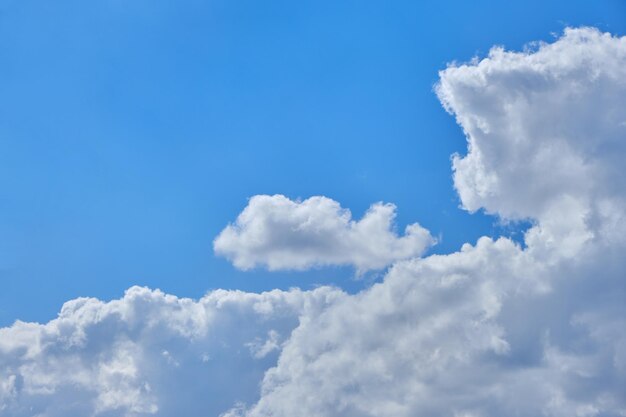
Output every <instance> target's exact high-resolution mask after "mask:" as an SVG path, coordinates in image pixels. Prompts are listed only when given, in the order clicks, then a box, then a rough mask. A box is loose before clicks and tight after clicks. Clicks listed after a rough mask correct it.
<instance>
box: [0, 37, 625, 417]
mask: <svg viewBox="0 0 626 417" xmlns="http://www.w3.org/2000/svg"><path fill="white" fill-rule="evenodd" d="M624 68H626V38H615V37H611V36H610V35H607V34H601V33H599V32H598V31H596V30H593V29H576V30H573V29H570V30H567V31H566V32H565V34H564V35H563V36H562V37H561V38H559V39H558V40H556V41H555V42H554V43H552V44H545V45H538V46H535V47H534V49H532V50H528V51H525V52H517V53H516V52H505V51H503V50H501V49H494V50H493V51H492V52H491V53H490V55H489V57H488V58H486V59H484V60H482V61H476V62H472V63H470V64H467V65H461V66H452V67H450V68H448V69H446V70H444V71H442V72H441V81H440V83H439V86H438V88H437V91H438V95H439V97H440V99H441V101H442V102H443V104H444V106H445V107H446V108H447V110H448V111H450V112H451V113H453V114H454V115H455V116H456V118H457V120H458V122H459V124H460V125H461V127H462V128H463V130H464V131H465V133H466V135H467V139H468V143H469V145H468V154H467V155H466V156H463V157H462V156H457V157H455V158H454V160H453V165H454V166H453V167H454V178H455V186H456V188H457V190H458V192H459V195H460V196H461V200H462V203H463V205H464V206H465V207H466V208H467V209H469V210H477V209H480V208H484V209H485V210H487V211H489V212H491V213H494V214H497V215H499V216H500V217H502V218H503V219H512V220H514V219H520V218H524V219H531V220H532V221H533V223H534V225H533V227H531V228H530V229H529V230H528V232H527V233H526V235H525V245H524V246H521V245H519V244H516V243H515V242H513V241H511V240H509V239H506V238H500V239H490V238H486V237H483V238H481V239H479V240H478V242H476V244H473V245H470V244H466V245H464V246H463V248H462V250H460V251H459V252H456V253H451V254H448V255H433V256H428V257H426V258H413V259H404V260H400V261H397V262H395V264H394V265H393V266H392V267H391V268H390V270H389V271H388V273H387V274H386V276H385V278H384V280H383V281H382V282H380V283H377V284H375V285H373V286H372V287H370V288H368V289H366V290H364V291H362V292H360V293H358V294H354V295H347V294H345V293H343V292H341V291H339V290H336V289H331V288H319V289H316V290H314V291H310V292H305V291H298V290H292V291H289V292H282V291H272V292H269V293H263V294H248V293H242V292H231V291H215V292H212V293H209V294H208V295H207V296H205V297H204V298H202V299H200V300H198V301H192V300H187V299H179V298H176V297H174V296H168V295H164V294H162V293H160V292H158V291H149V290H147V289H142V288H133V289H131V290H129V291H128V292H127V294H126V295H125V296H124V297H123V298H122V299H120V300H116V301H112V302H109V303H103V302H100V301H97V300H93V299H79V300H74V301H71V302H69V303H67V304H66V306H65V307H64V308H63V310H62V312H61V314H60V316H59V318H58V319H56V320H53V321H51V322H49V323H47V324H45V325H39V324H32V323H20V322H18V323H16V324H15V325H13V326H12V327H9V328H5V329H2V330H0V415H2V416H4V415H6V416H18V417H19V416H27V415H28V416H32V415H38V416H42V417H44V416H45V417H53V416H74V415H76V416H78V415H80V416H82V415H94V414H95V415H101V416H138V415H160V416H174V415H211V416H213V415H219V414H220V413H222V412H223V414H222V415H223V416H225V417H234V416H245V417H269V416H272V417H292V416H305V417H313V416H314V417H339V416H342V417H357V416H358V417H366V416H368V417H374V416H375V417H387V416H394V417H404V416H406V417H409V416H411V417H412V416H433V417H437V416H442V417H443V416H449V417H488V416H494V417H495V416H507V415H515V416H518V417H535V416H553V417H572V416H576V417H592V416H597V417H617V416H625V415H626V397H625V396H624V387H626V303H625V302H624V300H626V281H625V278H624V271H625V270H626V260H625V259H624V256H623V253H624V250H626V237H625V236H626V234H625V233H624V231H625V228H626V225H625V223H626V220H625V216H626V213H625V211H626V204H625V201H624V200H625V199H626V195H625V194H626V187H624V184H626V178H625V177H624V174H623V172H621V169H620V166H619V164H620V162H621V161H624V160H626V146H625V141H626V134H625V132H624V130H623V129H626V125H625V124H624V120H626V117H624V115H625V113H624V111H625V110H624V109H625V108H626V106H624V104H626V103H624V97H626V88H625V82H626V81H625V80H626V77H625V76H624V75H625V74H624V71H625V70H624ZM392 218H393V208H392V207H390V206H382V205H379V206H374V208H373V209H372V210H370V212H369V213H368V214H366V216H365V217H364V218H363V219H362V220H360V221H359V222H353V221H351V220H350V215H349V213H348V212H346V211H342V210H341V209H340V207H339V205H338V204H337V203H335V202H333V201H332V200H328V199H324V198H315V199H311V200H306V201H304V202H301V203H297V202H292V201H290V200H288V199H286V198H284V197H277V196H274V197H268V196H261V197H255V198H253V199H252V200H251V201H250V204H249V206H248V207H247V208H246V209H245V210H244V212H243V213H242V214H241V215H240V217H239V219H238V220H237V222H236V223H235V225H232V226H229V227H228V228H226V229H225V230H224V232H222V234H221V235H220V236H219V237H218V239H217V240H216V242H215V246H216V250H217V251H218V252H221V253H223V254H224V255H226V256H228V257H230V258H231V259H232V260H233V262H235V264H236V265H237V266H239V267H241V268H248V267H252V266H254V265H258V264H261V265H266V266H268V267H269V268H274V269H279V268H296V269H297V268H305V267H309V266H313V265H320V264H344V263H350V264H354V265H355V266H357V268H360V269H367V268H373V267H379V266H378V265H384V264H385V263H388V262H391V261H393V260H398V259H403V258H407V257H412V256H415V255H416V254H417V253H419V252H420V251H419V250H416V253H415V254H407V253H405V252H402V251H401V249H398V247H394V245H398V246H400V247H402V248H404V246H402V245H406V247H409V248H414V247H415V245H416V243H415V242H413V243H403V244H399V243H398V242H400V241H402V239H407V238H409V239H408V240H409V241H410V240H411V238H410V237H411V236H413V235H415V236H420V239H416V242H417V241H418V240H419V241H420V242H421V245H422V246H421V248H422V249H423V247H424V245H425V243H424V242H428V240H429V239H430V238H429V235H428V234H427V232H425V231H423V229H415V231H411V230H409V231H407V234H406V236H404V237H401V238H399V237H397V236H395V235H394V234H393V233H392V232H391V231H390V224H391V222H392ZM416 227H418V226H416ZM357 229H358V230H357ZM355 236H356V237H355ZM372 236H377V239H373V238H372ZM381 236H383V237H382V238H381ZM357 237H358V238H357ZM362 240H364V241H365V242H363V241H362ZM373 242H376V243H375V244H374V243H373ZM398 250H399V251H400V252H402V256H399V255H398V254H396V253H395V251H398ZM420 250H421V249H420ZM370 251H371V252H377V251H380V252H381V254H377V253H372V254H371V256H372V257H374V258H375V259H384V260H385V261H384V262H383V261H382V260H378V261H376V262H379V264H376V265H375V266H372V265H373V264H371V263H367V262H366V261H363V260H362V258H361V257H360V256H361V254H364V253H370ZM406 251H407V252H410V251H411V250H409V249H406ZM335 252H338V254H335ZM357 254H358V255H357ZM283 257H284V259H283ZM270 260H271V261H270ZM259 381H262V382H261V386H260V392H259V390H258V386H257V383H258V382H259Z"/></svg>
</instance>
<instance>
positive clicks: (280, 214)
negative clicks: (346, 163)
mask: <svg viewBox="0 0 626 417" xmlns="http://www.w3.org/2000/svg"><path fill="white" fill-rule="evenodd" d="M395 215H396V207H395V206H394V205H393V204H382V203H378V204H374V205H372V206H371V207H370V208H369V210H368V211H367V213H365V215H364V216H363V218H362V219H361V220H359V221H354V220H352V215H351V213H350V211H349V210H347V209H343V208H341V206H340V205H339V203H337V202H336V201H334V200H331V199H329V198H326V197H311V198H309V199H306V200H304V201H292V200H290V199H288V198H287V197H285V196H282V195H273V196H269V195H257V196H254V197H252V198H251V199H250V201H249V203H248V206H247V207H246V208H245V209H244V210H243V212H241V214H240V215H239V216H238V217H237V220H236V222H235V223H234V224H232V225H229V226H227V227H226V228H225V229H224V230H223V231H222V232H221V233H220V235H219V236H218V237H217V238H216V239H215V242H214V248H215V252H216V253H217V254H219V255H223V256H226V257H227V258H228V259H230V260H232V262H233V263H234V265H235V266H236V267H237V268H240V269H250V268H254V267H255V266H260V265H262V266H266V267H267V268H268V269H270V270H280V269H296V270H301V269H307V268H311V267H315V266H323V265H353V266H354V267H355V268H357V270H358V271H360V272H363V271H367V270H370V269H380V268H384V267H385V266H387V265H389V264H390V263H392V262H394V261H397V260H400V259H407V258H412V257H415V256H419V255H420V254H421V253H422V252H423V251H424V250H425V249H426V248H427V247H428V246H430V245H431V244H432V243H434V240H433V238H432V237H431V235H430V233H429V232H428V231H427V230H426V229H424V228H422V227H421V226H420V225H418V224H417V223H415V224H411V225H409V226H407V227H406V230H405V235H404V236H401V237H400V236H398V235H397V234H396V233H395V232H394V230H393V221H394V218H395Z"/></svg>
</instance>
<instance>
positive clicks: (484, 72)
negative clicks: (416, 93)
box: [436, 28, 626, 250]
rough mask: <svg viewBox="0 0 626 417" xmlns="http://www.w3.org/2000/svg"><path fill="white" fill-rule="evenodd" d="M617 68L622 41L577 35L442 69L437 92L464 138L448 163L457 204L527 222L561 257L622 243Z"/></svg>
mask: <svg viewBox="0 0 626 417" xmlns="http://www.w3.org/2000/svg"><path fill="white" fill-rule="evenodd" d="M625 62H626V38H617V37H612V36H611V35H610V34H608V33H601V32H599V31H598V30H596V29H592V28H580V29H566V30H565V33H564V35H563V36H562V37H561V38H560V39H558V40H557V41H556V42H554V43H552V44H538V45H536V46H535V49H534V50H529V51H527V52H523V53H520V52H509V51H505V50H504V49H502V48H494V49H492V50H491V51H490V53H489V56H488V57H487V58H485V59H483V60H482V61H480V62H477V63H472V64H466V65H460V66H451V67H449V68H447V69H446V70H444V71H441V73H440V78H441V80H440V82H439V84H438V85H437V88H436V91H437V94H438V96H439V98H440V100H441V102H442V103H443V105H444V107H445V108H446V109H447V110H448V111H449V112H451V113H453V114H454V115H455V116H456V119H457V122H458V123H459V124H460V125H461V127H462V128H463V130H464V132H465V134H466V135H467V139H468V149H469V152H468V154H467V155H466V156H463V157H462V156H459V155H455V156H454V158H453V168H454V184H455V187H456V189H457V191H458V193H459V195H460V197H461V201H462V203H463V206H464V207H465V208H466V209H468V210H470V211H475V210H478V209H480V208H484V209H485V210H486V211H488V212H490V213H495V214H498V215H499V216H501V217H503V218H505V219H526V218H531V219H535V220H537V221H538V222H540V223H541V224H542V233H544V234H550V235H552V237H553V240H554V242H558V245H560V246H561V249H560V250H575V248H574V247H575V246H577V245H580V244H582V243H583V242H584V241H586V240H587V239H589V238H592V237H595V238H602V239H614V240H619V239H622V237H623V236H624V234H625V232H626V228H625V227H626V222H624V219H623V217H622V216H623V209H622V208H623V207H624V205H625V203H626V201H625V196H624V184H626V171H625V170H624V169H623V157H624V155H625V154H626V140H625V138H626V125H625V124H624V121H626V65H624V64H625Z"/></svg>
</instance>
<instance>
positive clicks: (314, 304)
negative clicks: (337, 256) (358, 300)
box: [0, 287, 344, 417]
mask: <svg viewBox="0 0 626 417" xmlns="http://www.w3.org/2000/svg"><path fill="white" fill-rule="evenodd" d="M343 296H344V294H343V293H342V292H341V291H339V290H336V289H331V288H320V289H317V290H313V291H306V292H304V291H300V290H291V291H278V290H275V291H270V292H266V293H262V294H252V293H244V292H240V291H224V290H217V291H213V292H210V293H208V294H207V295H206V296H204V297H203V298H201V299H200V300H197V301H194V300H191V299H186V298H178V297H175V296H172V295H167V294H164V293H162V292H160V291H158V290H157V291H152V290H149V289H147V288H140V287H133V288H131V289H129V290H128V291H126V294H125V295H124V297H122V298H121V299H119V300H113V301H110V302H102V301H99V300H97V299H93V298H80V299H76V300H72V301H69V302H67V303H66V304H65V305H64V306H63V308H62V310H61V312H60V314H59V317H58V318H57V319H55V320H52V321H50V322H49V323H46V324H36V323H23V322H16V323H15V324H14V325H13V326H11V327H8V328H4V329H0V415H2V416H11V417H22V416H24V417H26V416H28V417H32V416H40V417H44V416H45V417H57V416H58V417H74V416H75V417H82V416H91V415H98V416H139V415H160V416H175V415H189V416H197V415H207V416H217V415H219V414H220V413H221V412H223V411H225V410H226V409H228V408H230V407H232V406H233V404H235V403H236V402H238V401H244V402H251V401H254V400H255V397H256V396H257V395H258V394H257V384H258V381H259V380H260V379H261V377H262V375H263V372H264V370H265V369H267V368H268V367H269V366H271V365H272V364H274V363H275V361H276V352H275V348H274V347H273V346H272V343H274V342H276V341H277V340H278V339H284V338H288V337H289V335H290V333H291V331H292V330H293V329H294V328H295V327H297V326H298V323H299V317H300V316H302V315H305V314H306V315H313V316H314V315H316V314H319V312H320V311H321V310H323V309H324V306H325V305H326V304H329V303H332V302H334V301H335V300H336V299H338V298H341V297H343ZM265 340H267V341H265ZM257 345H258V346H259V347H257ZM251 346H252V348H251Z"/></svg>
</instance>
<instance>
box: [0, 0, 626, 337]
mask: <svg viewBox="0 0 626 417" xmlns="http://www.w3.org/2000/svg"><path fill="white" fill-rule="evenodd" d="M539 10H540V12H539ZM581 25H591V26H595V27H598V28H599V29H600V30H605V31H610V32H612V33H613V34H617V35H624V34H625V33H626V4H625V3H624V2H623V1H619V0H604V1H594V2H589V1H554V2H541V1H526V2H496V1H475V2H464V1H446V2H443V1H442V2H436V3H435V2H430V3H426V2H409V1H406V2H404V1H398V2H395V1H394V2H371V1H359V2H356V1H355V2H341V3H338V2H325V1H324V2H320V1H316V2H309V1H304V2H293V1H290V2H286V1H285V2H283V1H272V2H251V1H206V2H203V1H192V0H181V1H162V0H157V1H143V0H136V1H120V0H110V1H67V0H60V1H56V2H43V1H35V0H27V1H11V0H0V190H1V191H0V286H1V291H0V325H8V324H10V323H12V322H13V321H14V320H16V319H22V320H29V321H30V320H35V321H47V320H49V319H51V318H53V317H54V316H55V315H56V312H57V311H58V310H59V308H60V306H61V305H62V303H63V302H65V301H66V300H68V299H71V298H75V297H79V296H94V297H98V298H101V299H111V298H114V297H119V296H120V295H121V294H122V293H123V291H124V290H125V289H127V288H128V287H130V286H132V285H135V284H138V285H146V286H149V287H151V288H161V289H163V290H164V291H167V292H171V293H174V294H177V295H179V296H190V297H200V296H202V295H203V294H204V293H205V292H206V291H207V290H209V289H212V288H228V289H242V290H246V291H261V290H267V289H272V288H283V289H286V288H289V287H293V286H300V287H302V288H307V289H308V288H311V287H312V286H315V285H317V284H329V283H332V284H335V285H338V286H340V287H342V288H344V289H347V290H348V291H355V290H357V289H359V288H362V287H363V286H364V285H366V284H367V282H368V281H367V279H366V280H361V281H355V280H354V272H353V270H352V269H351V268H348V267H334V268H320V269H315V270H312V271H308V272H297V273H294V272H278V273H277V272H273V273H268V272H266V271H264V270H262V269H257V270H254V271H248V272H242V271H238V270H236V269H235V268H233V267H232V266H231V265H230V263H229V262H228V261H226V260H224V259H222V258H219V257H216V256H215V255H214V254H213V249H212V242H213V239H214V238H215V237H216V236H217V235H218V233H219V232H220V231H221V230H222V229H223V228H224V226H225V225H226V224H228V223H229V222H232V221H233V220H234V219H235V218H236V216H237V214H238V213H239V212H240V211H241V210H242V209H243V208H244V207H245V205H246V204H247V199H248V198H249V197H250V196H253V195H256V194H275V193H281V194H285V195H286V196H288V197H290V198H307V197H310V196H313V195H326V196H328V197H330V198H333V199H334V200H336V201H338V202H340V203H341V204H342V206H343V207H346V208H349V209H351V210H352V212H353V214H354V216H355V217H357V218H359V217H361V216H362V215H363V213H364V212H365V210H366V209H367V208H368V207H369V205H370V204H372V203H374V202H377V201H385V202H392V203H394V204H396V205H397V206H398V225H399V228H400V229H403V228H404V226H405V225H407V224H409V223H413V222H419V223H420V224H421V225H423V226H424V227H426V228H427V229H429V230H430V231H431V233H433V234H434V235H436V236H440V237H441V238H440V243H439V244H438V245H437V246H436V247H435V248H433V249H432V251H433V252H436V253H448V252H451V251H454V250H457V249H458V248H459V247H460V246H461V244H462V243H464V242H468V241H469V242H473V241H475V240H476V238H478V237H479V236H481V235H488V236H490V235H501V234H504V235H509V234H511V233H513V234H514V233H515V232H518V229H519V228H518V227H500V226H498V225H497V224H496V223H497V222H496V220H495V219H494V218H492V217H488V216H484V215H482V214H474V215H470V214H468V213H467V212H464V211H462V210H459V209H458V207H459V204H460V203H459V199H458V197H457V195H456V193H455V191H454V189H453V187H452V178H451V172H450V155H451V154H453V153H455V152H460V153H465V152H466V144H465V138H464V136H463V134H462V131H461V129H460V128H459V127H458V125H457V124H456V123H455V121H454V118H453V117H451V116H450V115H448V114H447V113H446V112H445V111H444V110H443V108H442V106H441V104H440V103H439V101H438V99H437V97H436V95H435V94H434V93H433V85H434V84H435V82H436V81H437V80H438V71H439V70H442V69H444V68H445V67H446V65H447V63H449V62H452V61H465V60H469V59H471V58H472V57H474V56H476V55H478V56H484V55H485V54H486V53H487V51H488V50H489V48H490V47H491V46H492V45H494V44H495V45H504V46H506V47H507V48H510V49H520V48H522V47H523V45H524V44H525V43H527V42H529V41H531V40H546V41H552V40H553V39H554V34H555V33H561V32H562V30H563V29H564V28H565V27H566V26H581ZM518 236H519V235H518ZM375 278H376V277H375V276H374V277H370V278H369V279H375Z"/></svg>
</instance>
